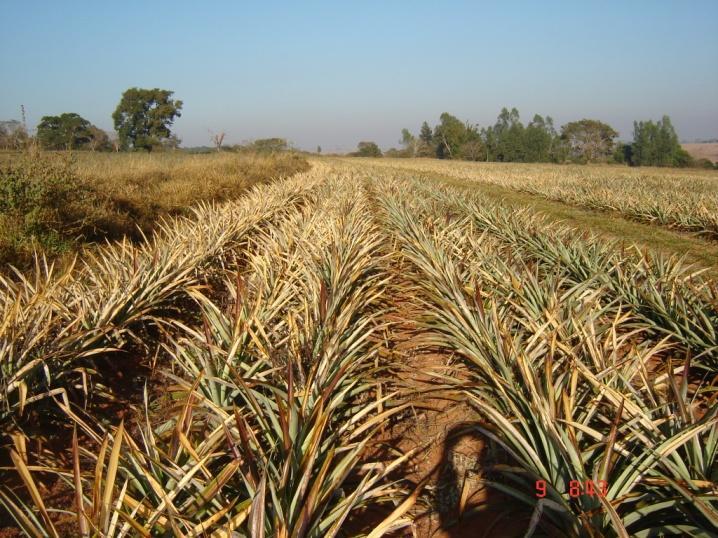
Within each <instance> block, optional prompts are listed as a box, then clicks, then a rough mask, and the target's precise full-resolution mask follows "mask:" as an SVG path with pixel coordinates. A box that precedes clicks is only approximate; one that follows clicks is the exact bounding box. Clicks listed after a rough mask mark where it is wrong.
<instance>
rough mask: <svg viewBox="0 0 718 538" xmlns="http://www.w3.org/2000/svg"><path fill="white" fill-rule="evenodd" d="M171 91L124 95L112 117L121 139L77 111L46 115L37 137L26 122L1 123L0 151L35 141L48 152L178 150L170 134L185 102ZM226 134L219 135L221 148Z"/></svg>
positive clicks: (139, 91) (176, 140)
mask: <svg viewBox="0 0 718 538" xmlns="http://www.w3.org/2000/svg"><path fill="white" fill-rule="evenodd" d="M172 95H173V92H171V91H169V90H161V89H159V88H154V89H142V88H130V89H128V90H127V91H125V92H124V93H123V94H122V98H121V99H120V103H119V104H118V105H117V108H116V109H115V112H114V113H113V114H112V119H113V121H114V127H115V130H116V132H117V136H116V137H115V136H112V135H110V134H109V133H106V132H105V131H103V130H102V129H100V128H98V127H96V126H95V125H93V124H92V123H90V122H89V121H88V120H86V119H85V118H83V117H82V116H81V115H80V114H78V113H76V112H65V113H62V114H59V115H57V116H43V117H42V119H41V120H40V123H39V124H38V126H37V136H36V137H31V136H30V135H29V134H28V132H27V129H26V128H25V109H24V108H23V107H21V110H22V116H23V121H22V122H20V121H17V120H10V121H0V149H6V150H20V149H24V148H25V147H27V146H28V145H29V144H30V143H31V142H32V143H37V145H39V146H40V147H41V148H42V149H48V150H92V151H107V150H115V151H120V150H145V151H152V150H153V149H157V148H160V149H176V148H177V147H179V145H180V143H181V140H180V139H179V138H178V137H177V136H176V135H174V134H173V133H172V132H171V131H170V127H171V126H172V123H173V122H174V120H175V118H178V117H179V116H180V115H181V114H180V111H181V110H182V101H179V100H175V99H172ZM223 140H224V133H221V134H220V135H216V137H215V140H213V141H214V143H215V146H216V147H217V149H218V150H219V148H220V147H221V145H222V141H223Z"/></svg>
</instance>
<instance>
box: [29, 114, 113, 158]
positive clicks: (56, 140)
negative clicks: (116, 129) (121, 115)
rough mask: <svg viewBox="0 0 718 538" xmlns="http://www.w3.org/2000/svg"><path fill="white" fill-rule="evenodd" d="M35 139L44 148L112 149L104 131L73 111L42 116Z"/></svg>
mask: <svg viewBox="0 0 718 538" xmlns="http://www.w3.org/2000/svg"><path fill="white" fill-rule="evenodd" d="M37 140H38V142H39V143H40V146H41V147H42V148H44V149H67V150H73V149H90V150H92V151H103V150H110V149H112V144H111V142H110V137H109V135H108V134H107V133H106V132H105V131H103V130H102V129H100V128H98V127H95V126H94V125H92V124H91V123H90V122H89V121H87V120H86V119H85V118H83V117H82V116H80V115H79V114H76V113H74V112H66V113H64V114H60V115H59V116H43V117H42V119H41V120H40V123H39V124H38V126H37Z"/></svg>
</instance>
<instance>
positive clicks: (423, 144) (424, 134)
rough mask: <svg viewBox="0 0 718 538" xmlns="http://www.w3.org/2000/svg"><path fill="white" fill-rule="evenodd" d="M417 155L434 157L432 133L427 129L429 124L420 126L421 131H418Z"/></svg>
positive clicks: (429, 128)
mask: <svg viewBox="0 0 718 538" xmlns="http://www.w3.org/2000/svg"><path fill="white" fill-rule="evenodd" d="M416 152H417V155H418V156H419V157H433V156H435V155H436V149H435V148H434V133H433V132H432V130H431V127H429V124H428V123H426V122H424V123H422V124H421V130H420V131H419V143H418V145H417V148H416Z"/></svg>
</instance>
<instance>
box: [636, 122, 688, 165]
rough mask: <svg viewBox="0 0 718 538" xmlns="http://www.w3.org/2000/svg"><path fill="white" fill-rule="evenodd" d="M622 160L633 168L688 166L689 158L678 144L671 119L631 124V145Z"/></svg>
mask: <svg viewBox="0 0 718 538" xmlns="http://www.w3.org/2000/svg"><path fill="white" fill-rule="evenodd" d="M624 158H625V160H627V161H628V162H629V163H630V164H633V165H635V166H688V165H689V164H690V163H691V156H690V155H689V154H688V152H687V151H686V150H685V149H683V148H682V147H681V144H680V143H679V142H678V135H677V134H676V131H675V129H674V128H673V125H672V124H671V119H670V118H669V117H668V116H663V118H662V119H660V120H659V121H657V122H655V123H654V122H652V121H637V122H634V123H633V143H632V144H631V145H630V146H628V147H627V148H626V149H625V150H624Z"/></svg>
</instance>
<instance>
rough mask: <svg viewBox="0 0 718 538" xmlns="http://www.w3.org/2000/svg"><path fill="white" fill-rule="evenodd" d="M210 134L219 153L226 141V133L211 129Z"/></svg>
mask: <svg viewBox="0 0 718 538" xmlns="http://www.w3.org/2000/svg"><path fill="white" fill-rule="evenodd" d="M210 135H211V139H212V144H214V147H215V148H217V153H219V152H220V151H221V149H222V142H224V136H225V133H224V132H221V133H217V134H213V133H212V131H210Z"/></svg>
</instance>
